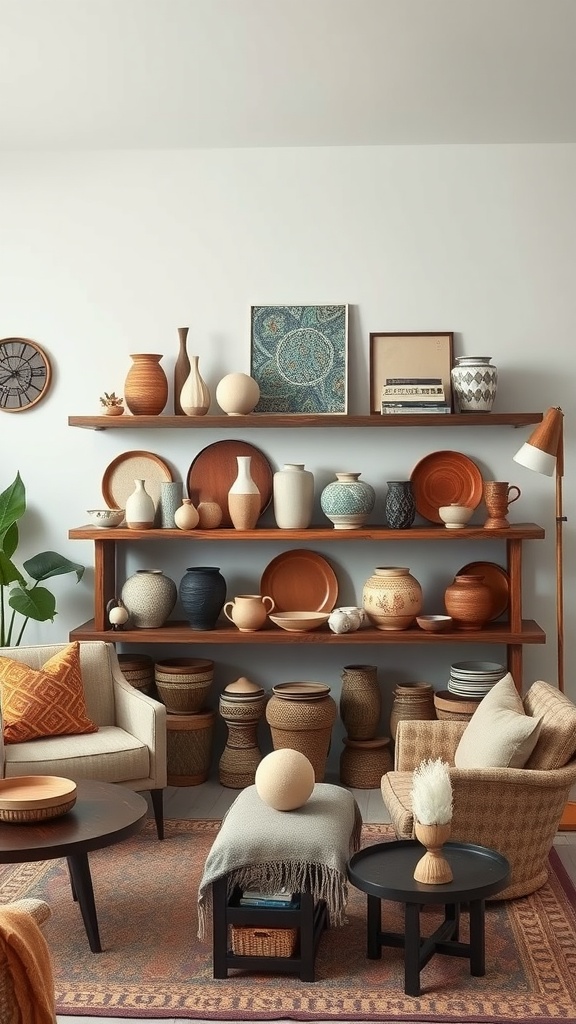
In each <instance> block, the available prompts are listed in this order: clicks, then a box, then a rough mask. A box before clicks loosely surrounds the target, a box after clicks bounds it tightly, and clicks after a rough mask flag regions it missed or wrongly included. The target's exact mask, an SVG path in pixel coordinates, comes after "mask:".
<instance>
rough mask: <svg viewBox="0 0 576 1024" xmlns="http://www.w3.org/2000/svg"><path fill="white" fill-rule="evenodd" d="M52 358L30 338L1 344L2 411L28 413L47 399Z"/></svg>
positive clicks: (9, 339)
mask: <svg viewBox="0 0 576 1024" xmlns="http://www.w3.org/2000/svg"><path fill="white" fill-rule="evenodd" d="M50 377H51V369H50V362H49V360H48V356H47V355H46V353H45V352H43V351H42V349H41V348H40V346H39V345H36V343H35V342H34V341H29V340H28V339H27V338H3V339H2V340H1V341H0V411H1V412H24V411H25V410H26V409H30V408H31V407H32V406H33V405H36V402H39V401H40V399H41V398H43V397H44V395H45V394H46V392H47V390H48V386H49V384H50Z"/></svg>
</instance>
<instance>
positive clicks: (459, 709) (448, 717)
mask: <svg viewBox="0 0 576 1024" xmlns="http://www.w3.org/2000/svg"><path fill="white" fill-rule="evenodd" d="M479 703H480V701H477V700H468V698H466V697H459V696H457V694H454V693H450V690H438V691H437V692H436V693H435V694H434V707H435V708H436V717H437V718H438V719H440V720H441V721H445V722H469V721H470V719H471V718H472V715H473V714H474V712H475V711H476V708H477V707H478V705H479Z"/></svg>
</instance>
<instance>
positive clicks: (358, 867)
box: [348, 839, 510, 996]
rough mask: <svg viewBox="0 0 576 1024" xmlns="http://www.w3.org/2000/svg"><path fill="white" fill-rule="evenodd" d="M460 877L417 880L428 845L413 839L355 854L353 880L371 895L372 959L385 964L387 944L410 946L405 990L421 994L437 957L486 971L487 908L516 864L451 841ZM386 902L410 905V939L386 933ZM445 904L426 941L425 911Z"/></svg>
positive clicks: (448, 848)
mask: <svg viewBox="0 0 576 1024" xmlns="http://www.w3.org/2000/svg"><path fill="white" fill-rule="evenodd" d="M442 850H443V853H444V854H445V856H446V859H447V860H448V862H449V864H450V866H451V868H452V872H453V875H454V879H453V881H452V882H447V883H445V884H441V885H425V884H423V883H422V882H416V881H415V879H414V869H415V867H416V864H417V863H418V861H419V860H420V858H421V857H422V856H423V855H424V852H425V850H424V847H423V846H422V845H421V844H420V843H418V842H415V841H414V840H412V839H403V840H399V841H398V842H392V843H377V844H376V845H374V846H368V847H366V848H365V849H363V850H360V851H359V852H358V853H355V854H354V856H353V857H352V858H351V860H350V861H349V864H348V878H349V880H350V881H351V882H352V884H353V885H354V886H356V888H357V889H361V890H362V892H365V893H367V953H366V955H367V957H368V959H369V960H379V959H380V958H381V956H382V946H395V947H403V948H404V991H405V993H406V995H408V996H418V995H420V971H421V970H422V968H423V967H424V966H425V965H426V964H427V963H428V961H429V960H430V958H431V957H432V956H433V955H434V953H445V954H447V955H448V956H460V957H465V958H467V959H469V960H470V974H472V975H473V976H474V977H481V976H482V975H484V974H485V973H486V966H485V944H484V943H485V940H484V904H485V900H486V897H487V896H493V895H494V894H495V893H497V892H500V891H501V890H502V889H505V888H506V886H507V885H508V882H509V877H510V866H509V864H508V861H507V860H506V858H505V857H503V856H502V855H501V854H500V853H496V851H495V850H489V849H487V847H485V846H474V845H472V844H471V843H446V844H445V846H444V847H443V848H442ZM382 900H392V901H394V902H397V903H404V905H405V907H404V935H401V934H399V933H398V932H387V931H382V921H381V913H382V903H381V901H382ZM462 903H468V904H469V912H470V942H469V943H467V942H460V941H459V935H458V929H459V920H460V906H461V904H462ZM423 904H443V905H444V907H445V913H444V921H443V922H442V924H441V925H440V926H439V927H438V928H437V929H436V931H435V932H434V933H433V934H432V935H430V936H428V937H427V938H421V937H420V907H421V905H423Z"/></svg>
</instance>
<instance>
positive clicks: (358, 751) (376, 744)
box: [340, 736, 392, 789]
mask: <svg viewBox="0 0 576 1024" xmlns="http://www.w3.org/2000/svg"><path fill="white" fill-rule="evenodd" d="M342 742H343V743H344V750H343V751H342V753H341V755H340V782H341V783H342V785H343V786H350V788H351V789H379V788H380V782H381V781H382V776H383V775H385V774H386V772H389V771H392V754H391V752H390V738H389V737H388V736H377V737H376V738H375V739H373V740H351V739H349V738H348V737H345V739H344V740H343V741H342Z"/></svg>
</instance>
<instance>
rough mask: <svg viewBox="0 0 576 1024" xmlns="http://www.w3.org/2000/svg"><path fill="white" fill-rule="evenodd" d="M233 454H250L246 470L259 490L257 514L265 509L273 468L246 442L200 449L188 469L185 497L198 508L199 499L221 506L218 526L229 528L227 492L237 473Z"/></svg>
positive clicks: (227, 443) (270, 494)
mask: <svg viewBox="0 0 576 1024" xmlns="http://www.w3.org/2000/svg"><path fill="white" fill-rule="evenodd" d="M237 455H250V456H251V458H252V462H251V463H250V473H251V475H252V479H253V481H254V483H255V484H256V487H257V488H258V490H259V491H260V494H261V497H262V503H261V508H260V513H261V514H262V512H263V511H264V509H266V508H268V505H269V504H270V501H271V499H272V479H273V475H274V474H273V469H272V466H271V465H270V463H269V461H268V459H267V458H266V456H265V455H264V452H261V451H260V449H259V448H256V447H255V446H254V445H253V444H248V442H247V441H215V442H214V444H209V445H208V447H207V448H203V449H202V451H201V452H199V453H198V455H197V456H196V458H195V459H194V461H193V463H192V465H191V466H190V469H189V470H188V478H187V487H188V497H189V498H191V499H192V502H193V504H194V505H195V506H196V507H198V504H199V502H201V501H216V502H218V504H219V505H220V508H221V509H222V526H223V527H231V526H232V520H231V519H230V513H229V512H228V491H229V490H230V488H231V487H232V484H233V483H234V481H235V479H236V477H237V475H238V463H237V462H236V456H237Z"/></svg>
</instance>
